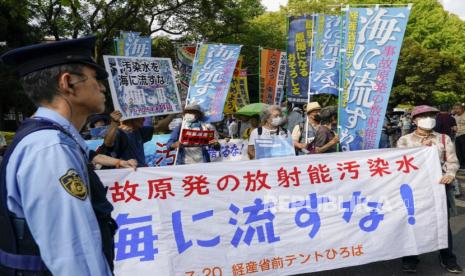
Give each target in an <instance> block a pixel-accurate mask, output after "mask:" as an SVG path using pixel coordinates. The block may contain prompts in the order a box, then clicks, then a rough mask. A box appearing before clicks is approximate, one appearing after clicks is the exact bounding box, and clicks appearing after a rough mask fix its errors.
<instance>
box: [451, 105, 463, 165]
mask: <svg viewBox="0 0 465 276" xmlns="http://www.w3.org/2000/svg"><path fill="white" fill-rule="evenodd" d="M452 110H453V112H454V114H455V115H454V118H455V122H456V124H457V132H456V134H455V148H456V150H457V157H458V159H459V162H460V168H461V169H465V112H464V111H465V109H464V107H463V105H462V104H460V103H457V104H455V105H454V106H453V107H452Z"/></svg>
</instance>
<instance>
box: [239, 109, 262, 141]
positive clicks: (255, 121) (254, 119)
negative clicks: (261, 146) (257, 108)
mask: <svg viewBox="0 0 465 276" xmlns="http://www.w3.org/2000/svg"><path fill="white" fill-rule="evenodd" d="M249 125H250V126H249V127H248V128H247V129H246V130H245V131H244V133H243V134H242V139H244V140H247V141H248V140H249V137H250V134H251V133H252V131H253V130H254V129H256V128H257V127H259V126H260V116H259V115H253V116H250V119H249Z"/></svg>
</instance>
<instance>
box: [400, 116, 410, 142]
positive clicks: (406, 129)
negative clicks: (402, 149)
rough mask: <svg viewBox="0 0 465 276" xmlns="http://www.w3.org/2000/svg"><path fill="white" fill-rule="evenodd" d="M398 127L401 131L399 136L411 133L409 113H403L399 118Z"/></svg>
mask: <svg viewBox="0 0 465 276" xmlns="http://www.w3.org/2000/svg"><path fill="white" fill-rule="evenodd" d="M399 124H400V125H399V127H400V129H401V136H404V135H407V134H409V133H410V132H412V118H411V117H410V114H409V113H407V112H406V113H404V114H402V115H401V116H400V120H399Z"/></svg>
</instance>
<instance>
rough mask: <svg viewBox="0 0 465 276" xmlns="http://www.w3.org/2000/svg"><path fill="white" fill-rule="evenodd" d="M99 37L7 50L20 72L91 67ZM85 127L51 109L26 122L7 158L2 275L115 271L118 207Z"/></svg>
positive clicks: (1, 184) (0, 203) (2, 188)
mask: <svg viewBox="0 0 465 276" xmlns="http://www.w3.org/2000/svg"><path fill="white" fill-rule="evenodd" d="M94 44H95V37H86V38H81V39H75V40H68V41H61V42H55V43H48V44H41V45H33V46H28V47H23V48H19V49H15V50H12V51H10V52H7V53H6V54H4V55H3V56H2V57H1V58H2V61H3V62H4V63H6V64H8V65H13V66H16V70H17V71H18V73H19V74H20V75H21V76H24V75H26V74H28V73H31V72H34V71H38V70H41V69H45V68H48V67H52V66H55V65H60V64H69V63H79V64H84V65H87V66H91V67H92V68H94V69H95V70H96V72H97V78H100V79H104V78H106V77H107V73H106V72H105V70H104V69H103V68H101V67H100V66H98V65H97V64H96V63H95V62H94V61H93V59H92V51H93V48H94ZM89 154H90V153H89V150H88V148H87V146H86V144H85V142H84V140H83V139H82V138H81V136H80V135H79V132H78V130H77V129H76V128H75V127H74V126H73V125H72V124H71V122H69V121H68V120H67V119H66V118H64V117H63V116H61V115H60V114H59V113H57V112H55V111H54V110H52V109H48V108H44V107H40V108H39V109H38V110H37V112H36V113H35V114H34V116H33V117H32V118H30V119H27V120H25V122H23V124H22V125H21V127H20V128H19V130H18V132H17V134H16V137H15V138H14V140H13V143H12V144H11V145H10V147H9V148H8V149H7V152H6V154H5V159H4V161H3V162H2V164H1V167H0V168H1V175H0V176H1V177H0V192H1V193H0V194H1V197H0V224H1V225H2V226H1V229H0V232H1V235H0V275H51V274H53V275H67V276H68V275H69V276H71V275H111V274H112V267H113V234H114V231H115V230H116V224H115V222H114V221H113V220H112V219H111V216H110V214H111V211H112V206H111V204H110V203H109V202H108V201H107V200H106V197H105V193H106V189H105V188H104V186H103V184H102V183H101V182H100V180H99V179H98V177H97V175H96V174H95V172H93V170H92V167H91V166H90V165H89V163H90V162H89Z"/></svg>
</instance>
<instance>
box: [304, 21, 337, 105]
mask: <svg viewBox="0 0 465 276" xmlns="http://www.w3.org/2000/svg"><path fill="white" fill-rule="evenodd" d="M341 24H342V17H341V16H338V15H322V14H321V15H317V16H316V18H315V21H314V33H315V35H314V40H313V54H312V63H311V66H312V70H311V73H310V74H311V77H310V79H311V84H310V90H311V92H310V94H311V95H316V94H332V95H335V96H338V95H339V70H340V61H339V51H340V47H341V37H340V36H341Z"/></svg>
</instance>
